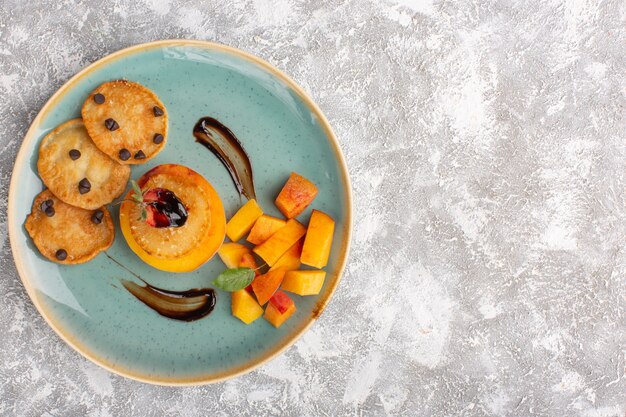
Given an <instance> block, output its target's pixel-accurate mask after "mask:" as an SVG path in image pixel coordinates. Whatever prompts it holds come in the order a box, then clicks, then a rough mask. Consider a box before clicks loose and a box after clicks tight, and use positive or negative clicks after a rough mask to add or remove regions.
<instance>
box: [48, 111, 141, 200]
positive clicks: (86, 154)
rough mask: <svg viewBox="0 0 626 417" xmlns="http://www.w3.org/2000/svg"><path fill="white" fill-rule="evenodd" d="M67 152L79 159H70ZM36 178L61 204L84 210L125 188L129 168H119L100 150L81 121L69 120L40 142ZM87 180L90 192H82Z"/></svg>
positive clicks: (110, 197) (118, 193)
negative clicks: (37, 177)
mask: <svg viewBox="0 0 626 417" xmlns="http://www.w3.org/2000/svg"><path fill="white" fill-rule="evenodd" d="M70 151H78V152H79V153H80V156H79V157H78V158H76V159H73V158H72V156H70ZM37 169H38V171H39V176H40V177H41V179H42V180H43V182H44V184H45V185H46V187H48V189H49V190H50V191H51V192H52V193H53V194H54V195H55V196H57V197H58V198H60V199H61V200H63V201H64V202H66V203H68V204H71V205H73V206H76V207H80V208H84V209H87V210H94V209H97V208H98V207H101V206H103V205H105V204H109V203H110V202H111V201H113V199H114V198H116V197H118V196H119V195H121V194H122V193H123V192H124V190H125V189H126V184H127V183H128V179H129V178H130V167H128V166H126V165H120V164H118V163H117V162H115V161H114V160H113V159H111V158H109V157H108V156H107V155H106V154H104V153H103V152H102V151H100V150H99V149H98V148H97V147H96V145H95V144H94V143H93V142H92V140H91V138H90V137H89V135H88V134H87V130H86V129H85V126H84V125H83V121H82V120H81V119H73V120H69V121H67V122H65V123H63V124H61V125H60V126H58V127H57V128H56V129H54V130H53V131H52V132H50V133H48V135H46V137H44V138H43V140H42V141H41V145H40V147H39V159H38V160H37ZM84 178H87V180H88V182H89V185H90V189H89V191H87V192H84V191H85V190H84V188H83V189H82V191H83V193H81V187H79V184H80V182H81V181H83V179H84Z"/></svg>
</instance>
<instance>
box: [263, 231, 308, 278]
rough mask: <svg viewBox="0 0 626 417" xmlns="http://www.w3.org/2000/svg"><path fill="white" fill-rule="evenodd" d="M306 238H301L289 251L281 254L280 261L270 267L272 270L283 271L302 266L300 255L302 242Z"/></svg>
mask: <svg viewBox="0 0 626 417" xmlns="http://www.w3.org/2000/svg"><path fill="white" fill-rule="evenodd" d="M303 242H304V240H303V239H300V240H299V241H297V242H296V244H295V245H293V246H292V247H290V248H289V250H287V252H285V253H284V254H283V256H281V257H280V258H279V259H278V261H276V263H275V264H274V265H273V266H272V267H271V268H270V271H275V270H277V269H282V270H283V271H293V270H295V269H298V268H300V255H302V244H303Z"/></svg>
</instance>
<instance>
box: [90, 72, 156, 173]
mask: <svg viewBox="0 0 626 417" xmlns="http://www.w3.org/2000/svg"><path fill="white" fill-rule="evenodd" d="M82 116H83V120H84V121H85V127H86V128H87V131H88V132H89V136H91V138H92V139H93V141H94V143H95V144H96V146H97V147H98V148H100V150H102V152H104V153H106V154H107V155H109V156H110V157H111V158H113V159H114V160H116V161H117V162H119V163H121V164H143V163H145V162H147V161H149V160H150V159H151V158H153V157H154V156H155V155H156V154H158V153H159V152H160V151H161V150H162V149H163V147H164V146H165V143H166V141H167V111H166V109H165V106H164V105H163V103H162V102H161V100H159V98H158V97H157V96H156V94H154V93H153V92H152V91H150V90H148V89H147V88H146V87H144V86H143V85H141V84H137V83H135V82H132V81H126V80H117V81H109V82H106V83H104V84H102V85H100V86H99V87H98V88H96V89H95V90H94V91H92V92H91V94H89V97H87V99H86V100H85V103H84V104H83V108H82Z"/></svg>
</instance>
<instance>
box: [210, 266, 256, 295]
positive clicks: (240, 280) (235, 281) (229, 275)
mask: <svg viewBox="0 0 626 417" xmlns="http://www.w3.org/2000/svg"><path fill="white" fill-rule="evenodd" d="M252 280H254V271H253V270H252V269H250V268H231V269H227V270H225V271H224V272H222V273H221V274H219V275H218V276H217V278H215V279H214V280H213V285H215V286H216V287H217V288H219V289H220V290H224V291H230V292H233V291H239V290H242V289H244V288H246V287H247V286H248V285H250V283H251V282H252Z"/></svg>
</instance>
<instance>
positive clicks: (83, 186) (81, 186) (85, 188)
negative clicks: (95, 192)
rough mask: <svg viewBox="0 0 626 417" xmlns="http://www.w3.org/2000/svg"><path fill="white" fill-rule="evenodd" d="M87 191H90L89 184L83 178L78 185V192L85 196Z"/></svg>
mask: <svg viewBox="0 0 626 417" xmlns="http://www.w3.org/2000/svg"><path fill="white" fill-rule="evenodd" d="M89 191H91V183H90V182H89V180H88V179H87V178H83V179H82V180H80V182H79V183H78V192H79V193H81V194H85V193H88V192H89Z"/></svg>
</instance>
